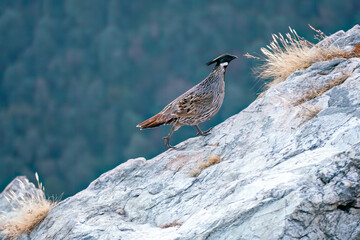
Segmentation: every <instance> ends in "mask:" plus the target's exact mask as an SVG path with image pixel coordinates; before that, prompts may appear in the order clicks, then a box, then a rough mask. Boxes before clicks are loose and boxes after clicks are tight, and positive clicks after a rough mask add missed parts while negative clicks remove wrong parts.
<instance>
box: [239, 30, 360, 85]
mask: <svg viewBox="0 0 360 240" xmlns="http://www.w3.org/2000/svg"><path fill="white" fill-rule="evenodd" d="M310 27H311V26H310ZM311 28H312V27H311ZM289 29H290V32H289V33H287V34H286V35H285V37H284V36H283V35H282V34H280V33H279V34H273V35H272V39H273V41H272V42H271V43H270V44H269V45H267V46H266V47H264V48H261V52H262V54H263V55H262V57H255V56H253V55H250V54H249V53H247V54H245V56H246V57H248V58H255V59H258V60H260V61H262V62H263V63H262V65H260V66H259V67H258V68H256V69H255V70H254V72H255V73H256V74H257V75H258V77H259V78H262V79H270V81H269V82H268V83H267V84H266V89H268V88H270V87H272V86H274V85H276V84H278V83H280V82H282V81H284V80H285V79H286V78H287V77H288V76H290V74H292V73H294V72H295V71H298V70H304V69H306V68H308V67H310V66H311V65H312V64H314V63H316V62H320V61H327V60H331V59H334V58H352V57H359V56H360V44H358V45H356V46H355V47H354V49H353V50H352V51H351V52H345V51H344V50H342V49H339V48H336V47H326V48H320V47H318V46H316V45H314V44H313V43H311V42H309V41H307V40H305V39H304V38H302V37H300V36H299V35H298V34H297V32H296V31H295V30H294V29H292V28H290V27H289ZM312 29H313V30H314V31H316V32H317V35H316V36H317V38H318V39H319V40H322V39H324V38H326V36H325V34H323V33H322V32H321V31H320V30H316V29H314V28H312Z"/></svg>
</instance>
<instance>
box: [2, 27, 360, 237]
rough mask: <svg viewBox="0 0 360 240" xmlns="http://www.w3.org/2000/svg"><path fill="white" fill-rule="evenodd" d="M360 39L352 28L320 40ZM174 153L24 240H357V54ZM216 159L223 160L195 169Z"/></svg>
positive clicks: (284, 87)
mask: <svg viewBox="0 0 360 240" xmlns="http://www.w3.org/2000/svg"><path fill="white" fill-rule="evenodd" d="M358 43H360V27H359V26H355V27H354V28H353V29H351V30H349V31H348V32H346V33H345V32H343V31H340V32H338V33H336V34H334V35H333V36H331V37H329V38H328V39H326V41H324V42H322V43H321V44H323V45H324V46H328V45H332V44H336V46H340V47H342V48H344V49H351V48H352V46H354V45H355V44H358ZM339 79H341V80H342V81H344V82H343V83H341V84H339V85H337V86H333V85H334V84H333V83H334V81H337V80H339ZM235 80H236V79H235ZM342 81H340V82H342ZM324 86H326V88H325V90H324ZM314 90H315V91H314ZM314 92H315V93H316V94H315V95H314ZM177 148H178V149H177V150H168V151H166V152H164V153H162V154H160V155H159V156H157V157H155V158H153V159H151V160H145V159H144V158H137V159H131V160H128V161H127V162H126V163H124V164H121V165H120V166H118V167H117V168H115V169H113V170H111V171H109V172H107V173H105V174H103V175H102V176H100V177H99V178H98V179H96V180H95V181H93V182H92V183H91V184H90V185H89V187H88V188H87V189H85V190H83V191H81V192H80V193H78V194H76V195H75V196H73V197H70V198H67V199H65V200H64V201H62V202H60V203H59V204H58V205H57V206H56V207H55V208H53V209H52V210H51V211H50V212H49V214H48V216H47V217H46V218H45V220H44V221H43V222H42V223H41V224H40V225H39V226H38V227H37V228H36V229H35V230H34V231H33V232H32V233H31V234H30V235H29V236H28V238H30V239H37V240H38V239H125V240H126V239H164V240H165V239H169V240H172V239H226V240H230V239H342V240H343V239H359V238H360V59H359V58H352V59H334V60H331V61H327V62H319V63H315V64H313V65H312V66H311V67H309V68H308V69H306V70H304V71H298V72H295V73H293V74H292V75H291V76H289V77H288V79H287V80H286V81H284V82H282V83H280V84H278V85H276V86H274V87H273V88H271V89H269V90H268V91H267V92H266V93H265V94H264V96H263V97H262V98H259V99H257V100H256V101H254V102H253V103H252V104H251V105H250V106H249V107H248V108H246V109H245V110H243V111H241V112H240V113H239V114H237V115H234V116H233V117H231V118H229V119H227V120H226V121H225V122H223V123H221V124H219V125H218V126H216V127H215V128H214V129H213V130H212V134H211V135H209V136H205V137H203V136H200V137H195V138H191V139H188V140H187V141H184V142H182V143H180V144H178V145H177ZM213 155H215V156H220V157H221V162H220V163H219V164H215V165H212V166H210V167H208V168H206V169H204V170H203V171H202V172H200V171H199V166H201V163H202V162H206V161H208V159H209V158H211V156H213ZM0 206H1V205H0ZM22 238H24V236H22Z"/></svg>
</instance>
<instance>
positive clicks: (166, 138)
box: [163, 137, 176, 149]
mask: <svg viewBox="0 0 360 240" xmlns="http://www.w3.org/2000/svg"><path fill="white" fill-rule="evenodd" d="M163 139H164V141H165V146H166V147H168V148H169V149H176V147H174V146H171V145H170V143H169V140H170V138H169V137H163Z"/></svg>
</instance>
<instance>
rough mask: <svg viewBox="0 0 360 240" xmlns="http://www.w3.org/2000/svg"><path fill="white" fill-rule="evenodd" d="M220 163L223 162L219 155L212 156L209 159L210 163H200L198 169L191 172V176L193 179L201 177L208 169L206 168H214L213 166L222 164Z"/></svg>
mask: <svg viewBox="0 0 360 240" xmlns="http://www.w3.org/2000/svg"><path fill="white" fill-rule="evenodd" d="M220 162H221V158H220V156H219V155H212V156H211V157H210V158H209V159H208V161H206V162H200V163H199V164H198V166H197V167H196V168H194V169H193V170H192V171H191V172H190V176H192V177H197V176H199V175H200V173H201V172H202V171H203V170H204V169H206V168H208V167H210V166H212V165H215V164H218V163H220Z"/></svg>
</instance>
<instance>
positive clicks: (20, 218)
mask: <svg viewBox="0 0 360 240" xmlns="http://www.w3.org/2000/svg"><path fill="white" fill-rule="evenodd" d="M35 177H36V180H37V184H38V186H37V189H36V191H33V192H29V191H26V189H25V184H24V182H22V181H20V180H19V184H20V188H21V190H22V191H20V192H19V193H17V194H16V193H14V192H12V191H10V193H8V194H7V196H5V197H6V199H7V200H8V202H9V203H10V204H11V206H12V208H13V209H12V211H11V212H7V213H3V214H2V215H1V218H2V221H1V222H2V223H1V224H0V232H1V233H3V234H5V238H6V239H14V238H16V237H17V236H19V235H21V234H24V233H25V234H29V233H31V231H32V230H33V229H34V228H35V227H36V226H37V225H38V224H39V223H40V222H41V221H42V220H43V219H44V218H45V217H46V215H47V213H48V212H49V210H50V209H51V208H53V207H54V206H55V205H56V204H57V202H56V201H52V200H50V199H46V196H45V188H44V187H43V186H42V183H40V181H39V176H38V174H37V173H35ZM24 193H25V194H24Z"/></svg>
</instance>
